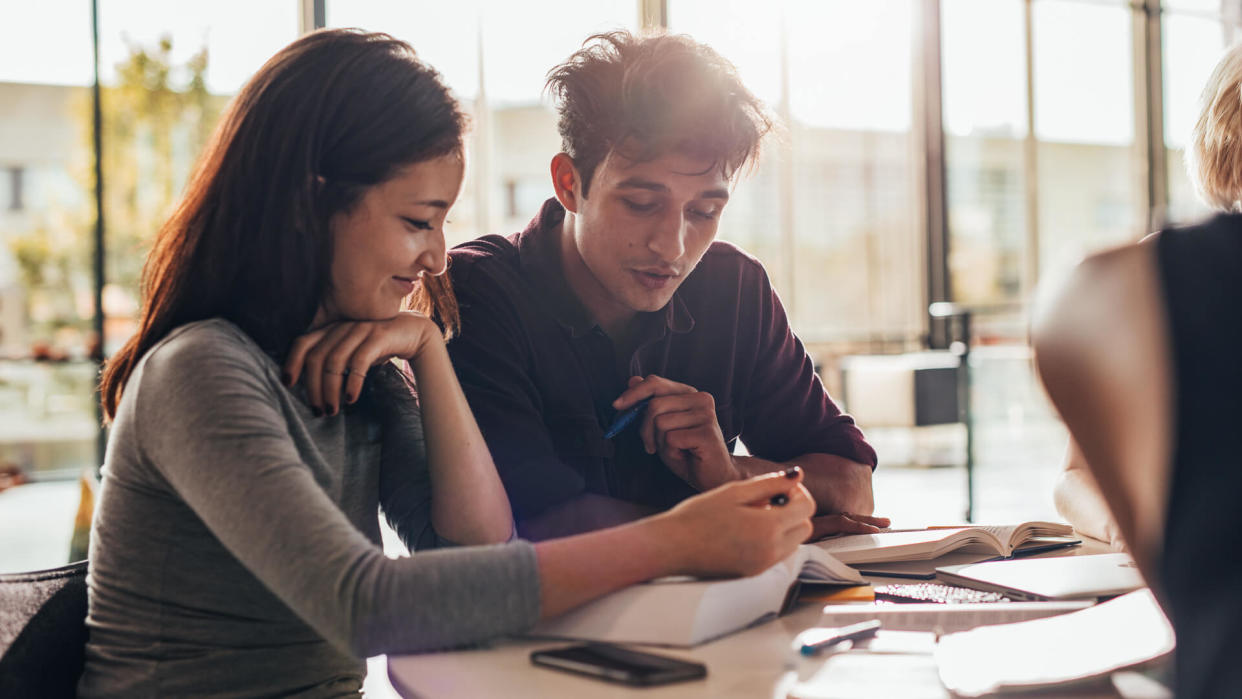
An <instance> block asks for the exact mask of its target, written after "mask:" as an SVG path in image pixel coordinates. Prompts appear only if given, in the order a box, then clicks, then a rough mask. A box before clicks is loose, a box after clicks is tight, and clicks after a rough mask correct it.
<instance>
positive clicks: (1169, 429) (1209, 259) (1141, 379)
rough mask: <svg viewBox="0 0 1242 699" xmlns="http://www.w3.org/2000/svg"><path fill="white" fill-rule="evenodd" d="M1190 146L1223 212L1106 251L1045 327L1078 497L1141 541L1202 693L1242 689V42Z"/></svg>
mask: <svg viewBox="0 0 1242 699" xmlns="http://www.w3.org/2000/svg"><path fill="white" fill-rule="evenodd" d="M1188 156H1189V158H1188V160H1189V163H1190V174H1191V176H1192V178H1193V179H1194V181H1195V184H1196V186H1197V188H1198V190H1199V193H1200V195H1201V196H1202V197H1203V199H1204V200H1205V201H1207V202H1209V203H1210V204H1212V205H1213V206H1215V207H1216V208H1218V209H1220V210H1221V211H1222V212H1224V213H1220V214H1217V215H1216V216H1214V217H1212V218H1210V219H1208V220H1207V221H1204V222H1202V223H1199V224H1196V225H1193V226H1185V227H1181V228H1173V229H1169V230H1165V231H1162V232H1160V233H1157V234H1155V235H1153V236H1150V237H1149V238H1147V239H1146V240H1144V241H1142V242H1140V243H1136V244H1133V245H1127V246H1124V247H1121V248H1118V249H1115V250H1109V251H1106V252H1102V253H1099V254H1096V255H1093V256H1091V257H1090V258H1088V259H1087V260H1085V261H1084V262H1083V263H1082V264H1081V265H1080V266H1079V267H1078V269H1077V270H1075V272H1074V273H1073V274H1072V275H1071V276H1070V277H1069V278H1068V279H1067V281H1066V282H1065V283H1064V284H1063V285H1061V286H1059V287H1057V288H1056V289H1054V290H1052V293H1050V294H1048V296H1047V298H1046V299H1044V300H1043V302H1042V303H1041V304H1040V305H1039V308H1038V312H1037V314H1036V320H1035V323H1034V325H1033V331H1032V335H1033V341H1034V346H1035V352H1036V360H1037V363H1038V366H1039V371H1040V375H1041V377H1042V379H1043V381H1044V385H1045V386H1046V387H1047V388H1048V394H1049V395H1050V396H1051V398H1052V401H1053V403H1054V404H1055V405H1056V407H1057V409H1058V410H1059V411H1060V413H1061V416H1062V417H1063V418H1064V419H1065V424H1066V426H1067V427H1068V428H1069V431H1070V434H1071V436H1072V437H1073V439H1074V442H1075V445H1074V447H1073V448H1074V450H1075V452H1076V453H1077V454H1078V455H1079V456H1078V458H1077V459H1076V460H1075V461H1076V462H1077V464H1079V466H1078V468H1071V470H1070V471H1069V472H1070V473H1071V474H1072V473H1074V472H1075V471H1079V472H1082V473H1084V474H1085V473H1086V472H1087V470H1088V469H1089V471H1090V475H1089V477H1088V478H1089V479H1086V480H1084V481H1083V483H1087V484H1089V485H1090V487H1089V488H1088V487H1084V488H1081V489H1080V490H1079V491H1078V492H1077V493H1075V497H1077V498H1079V500H1080V502H1081V501H1086V500H1087V499H1088V498H1090V499H1092V500H1094V501H1095V502H1096V504H1095V505H1093V506H1092V507H1093V511H1094V512H1096V513H1097V519H1096V522H1095V523H1094V526H1105V527H1113V529H1114V530H1115V531H1116V532H1117V533H1118V534H1119V535H1120V536H1121V537H1122V538H1123V539H1124V541H1125V542H1126V544H1127V545H1128V547H1129V549H1130V550H1131V551H1132V552H1133V554H1134V557H1135V560H1136V562H1137V563H1138V565H1139V568H1140V569H1141V570H1142V571H1143V574H1144V576H1145V577H1146V579H1147V581H1148V582H1149V583H1150V584H1151V585H1152V587H1153V589H1154V590H1155V591H1156V594H1157V596H1158V597H1159V598H1160V600H1161V603H1162V605H1163V606H1164V609H1165V612H1166V613H1167V614H1168V616H1169V619H1170V621H1172V623H1173V627H1174V629H1175V630H1176V632H1177V651H1176V661H1175V672H1174V675H1175V681H1176V687H1175V691H1176V695H1177V696H1179V697H1185V698H1189V699H1199V698H1207V697H1226V696H1238V695H1239V694H1240V693H1242V665H1240V664H1239V663H1238V657H1239V653H1242V596H1240V595H1239V594H1238V591H1239V589H1242V557H1240V556H1239V553H1242V516H1239V510H1238V503H1237V499H1238V495H1237V494H1238V492H1239V490H1242V469H1239V467H1238V459H1239V457H1238V455H1239V453H1240V452H1242V436H1239V435H1242V432H1240V431H1239V430H1238V421H1239V419H1240V418H1242V362H1239V359H1238V348H1239V346H1242V316H1239V314H1238V309H1239V307H1242V213H1239V212H1242V170H1240V167H1239V164H1240V163H1242V47H1235V48H1233V49H1232V50H1230V51H1229V52H1228V53H1227V54H1226V55H1225V57H1224V58H1223V59H1222V60H1221V62H1220V63H1219V64H1218V65H1217V67H1216V69H1215V71H1214V72H1213V73H1212V77H1211V78H1210V79H1209V81H1208V84H1207V87H1206V88H1205V90H1204V93H1203V103H1202V112H1201V114H1200V117H1199V121H1198V123H1197V124H1196V125H1195V129H1194V133H1193V135H1192V138H1191V144H1190V147H1189V149H1188ZM1097 483H1098V486H1096V485H1095V484H1097ZM1105 518H1107V520H1108V521H1109V522H1115V524H1104V523H1103V520H1104V519H1105Z"/></svg>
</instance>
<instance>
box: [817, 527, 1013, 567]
mask: <svg viewBox="0 0 1242 699" xmlns="http://www.w3.org/2000/svg"><path fill="white" fill-rule="evenodd" d="M993 538H994V537H993V535H992V534H990V533H988V534H983V535H982V538H980V536H979V534H978V533H972V532H971V530H970V529H966V528H963V529H925V530H919V531H902V532H881V533H879V534H852V535H848V536H840V537H836V538H834V539H826V540H824V541H818V542H815V544H813V545H814V546H817V547H819V548H821V549H823V550H824V551H827V552H828V553H830V554H832V555H833V556H835V557H836V558H837V560H839V561H841V562H842V563H847V564H850V565H854V564H857V563H875V562H880V561H903V560H924V559H931V558H936V557H938V556H941V555H943V554H945V553H948V552H949V551H953V550H956V549H958V548H960V544H961V542H963V541H972V540H973V541H982V542H984V543H983V546H985V547H987V549H986V550H993V549H995V546H994V545H991V544H990V543H989V542H991V541H992V540H993ZM995 550H996V553H1001V550H1000V549H995Z"/></svg>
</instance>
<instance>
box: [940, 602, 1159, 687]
mask: <svg viewBox="0 0 1242 699" xmlns="http://www.w3.org/2000/svg"><path fill="white" fill-rule="evenodd" d="M1173 646H1174V641H1173V627H1172V626H1170V625H1169V621H1168V619H1166V618H1165V616H1164V613H1163V612H1161V610H1160V606H1159V605H1158V604H1157V603H1156V598H1155V596H1154V595H1152V593H1151V590H1148V589H1146V588H1144V589H1142V590H1137V591H1135V592H1131V593H1129V594H1126V595H1122V596H1121V597H1118V598H1116V599H1113V600H1110V601H1108V602H1104V603H1103V604H1098V605H1096V606H1094V607H1091V608H1089V609H1084V610H1082V611H1080V612H1071V613H1069V614H1064V615H1061V616H1056V617H1052V618H1049V619H1039V620H1037V621H1026V622H1021V623H1017V624H1005V625H1002V626H985V627H982V628H978V629H975V630H973V631H966V632H964V633H957V634H950V635H948V636H944V637H942V638H941V639H940V643H939V645H938V646H937V647H936V662H937V663H938V664H939V666H940V679H941V681H942V682H944V685H945V687H947V688H949V689H950V690H952V691H953V692H954V693H955V694H957V695H959V696H964V697H977V696H982V695H984V694H990V693H996V692H1005V691H1021V690H1025V689H1032V688H1038V687H1053V686H1064V685H1072V684H1076V683H1084V682H1090V681H1093V680H1098V679H1100V678H1103V677H1106V676H1108V675H1109V674H1111V673H1112V672H1114V671H1117V670H1121V669H1125V668H1129V667H1138V666H1142V665H1145V664H1147V663H1150V662H1153V661H1156V660H1158V659H1160V658H1163V657H1165V656H1167V655H1169V654H1170V653H1171V652H1172V651H1173Z"/></svg>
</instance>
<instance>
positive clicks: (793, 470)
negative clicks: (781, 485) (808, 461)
mask: <svg viewBox="0 0 1242 699" xmlns="http://www.w3.org/2000/svg"><path fill="white" fill-rule="evenodd" d="M801 472H802V467H801V466H790V467H789V468H787V469H785V477H786V478H789V479H791V480H792V479H794V478H797V477H798V474H799V473H801Z"/></svg>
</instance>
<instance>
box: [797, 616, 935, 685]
mask: <svg viewBox="0 0 1242 699" xmlns="http://www.w3.org/2000/svg"><path fill="white" fill-rule="evenodd" d="M935 643H936V642H935V637H934V636H933V635H932V634H930V633H912V632H905V631H881V632H880V633H879V634H878V635H877V636H876V637H875V639H873V640H872V641H871V642H870V643H869V644H866V645H865V646H861V647H859V648H857V649H855V650H851V651H849V652H843V653H836V654H833V655H830V656H828V657H827V658H825V659H824V660H823V661H822V662H821V663H818V664H817V665H812V668H811V669H810V670H809V671H805V672H804V679H801V680H800V681H797V682H792V683H790V684H789V685H788V686H787V687H786V689H785V691H786V695H787V696H788V697H790V698H791V699H878V698H879V697H903V698H904V699H948V696H949V694H948V692H946V691H945V690H944V689H943V688H942V687H941V686H940V677H939V675H938V674H937V672H936V661H935V658H934V657H933V656H932V649H933V648H934V647H935Z"/></svg>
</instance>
